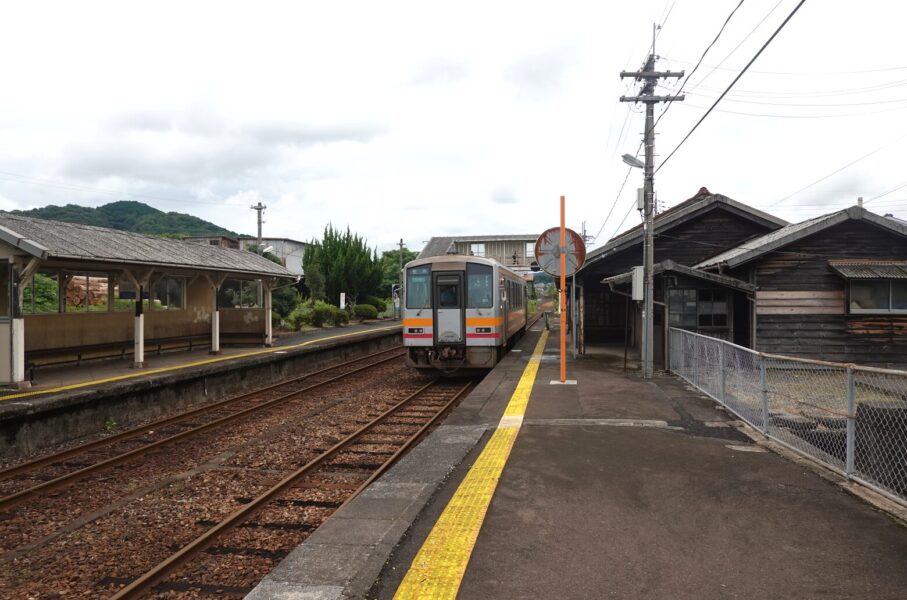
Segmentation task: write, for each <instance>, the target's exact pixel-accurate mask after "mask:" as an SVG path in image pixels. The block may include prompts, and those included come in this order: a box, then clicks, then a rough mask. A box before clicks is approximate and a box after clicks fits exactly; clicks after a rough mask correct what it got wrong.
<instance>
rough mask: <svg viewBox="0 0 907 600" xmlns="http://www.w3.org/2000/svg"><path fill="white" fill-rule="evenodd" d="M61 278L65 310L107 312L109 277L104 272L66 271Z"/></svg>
mask: <svg viewBox="0 0 907 600" xmlns="http://www.w3.org/2000/svg"><path fill="white" fill-rule="evenodd" d="M63 280H64V289H65V293H66V296H65V298H66V301H65V304H64V306H65V309H66V312H68V313H80V312H107V309H108V302H107V301H108V294H109V292H110V286H109V282H110V279H109V278H108V276H107V274H106V273H67V274H66V275H65V276H64V278H63Z"/></svg>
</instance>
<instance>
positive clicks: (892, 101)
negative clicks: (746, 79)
mask: <svg viewBox="0 0 907 600" xmlns="http://www.w3.org/2000/svg"><path fill="white" fill-rule="evenodd" d="M688 93H689V92H688ZM691 95H693V96H698V97H700V98H704V99H708V98H707V97H706V96H703V95H699V94H691ZM726 102H736V103H737V104H759V105H762V106H803V107H808V108H822V107H826V106H828V107H836V106H866V105H867V104H899V103H900V104H903V103H904V102H907V98H892V99H890V100H870V101H866V102H826V103H821V104H819V103H815V102H765V101H760V100H736V99H734V98H728V99H727V100H726Z"/></svg>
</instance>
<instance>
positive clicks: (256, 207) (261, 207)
mask: <svg viewBox="0 0 907 600" xmlns="http://www.w3.org/2000/svg"><path fill="white" fill-rule="evenodd" d="M249 208H251V209H252V210H257V211H258V254H262V251H261V249H262V248H261V223H262V220H261V213H262V212H264V210H265V209H266V208H268V207H267V206H265V205H264V204H262V203H261V201H259V202H258V204H255V205H253V206H250V207H249Z"/></svg>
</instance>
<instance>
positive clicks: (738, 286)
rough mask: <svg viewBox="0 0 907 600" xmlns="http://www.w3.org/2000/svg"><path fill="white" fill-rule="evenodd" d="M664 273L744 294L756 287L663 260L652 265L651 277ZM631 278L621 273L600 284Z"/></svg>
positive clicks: (629, 274)
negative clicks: (707, 282) (694, 279)
mask: <svg viewBox="0 0 907 600" xmlns="http://www.w3.org/2000/svg"><path fill="white" fill-rule="evenodd" d="M664 272H673V273H680V274H681V275H686V276H687V277H694V278H696V279H702V280H705V281H709V282H711V283H714V284H717V285H720V286H723V287H729V288H732V289H735V290H741V291H744V292H750V293H752V292H755V291H756V286H755V285H754V284H752V283H748V282H746V281H741V280H740V279H737V278H736V277H728V276H727V275H718V274H717V273H709V272H708V271H700V270H699V269H694V268H692V267H688V266H686V265H681V264H679V263H676V262H674V261H673V260H665V261H662V262H660V263H658V264H656V265H654V269H653V270H652V274H653V275H658V274H659V273H664ZM632 278H633V272H632V271H630V272H627V273H622V274H620V275H614V276H613V277H605V278H604V279H602V280H601V283H607V284H614V285H620V284H624V283H629V282H630V281H631V280H632Z"/></svg>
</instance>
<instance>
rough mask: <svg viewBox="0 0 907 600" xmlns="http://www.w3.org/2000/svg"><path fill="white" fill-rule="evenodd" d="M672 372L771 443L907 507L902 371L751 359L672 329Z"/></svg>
mask: <svg viewBox="0 0 907 600" xmlns="http://www.w3.org/2000/svg"><path fill="white" fill-rule="evenodd" d="M670 364H671V371H672V372H674V373H675V374H677V375H679V376H680V377H682V378H683V379H685V380H687V381H688V382H689V383H691V384H692V385H693V386H695V387H697V388H699V389H700V390H702V391H703V392H705V393H706V394H708V395H709V396H711V397H712V398H714V399H715V400H717V401H718V402H720V403H721V404H723V405H724V406H726V407H727V408H729V409H730V410H731V411H733V412H734V413H735V414H737V415H738V416H739V417H740V418H741V419H743V420H744V421H746V422H747V423H749V424H750V425H752V426H753V427H755V428H757V429H759V430H760V431H762V432H763V433H764V434H765V435H767V436H768V437H771V438H772V439H774V440H776V441H778V442H781V443H782V444H784V445H785V446H787V447H789V448H791V449H793V450H796V451H797V452H800V453H802V454H805V455H806V456H809V457H810V458H813V459H815V460H818V461H819V462H821V463H823V464H824V465H826V466H828V467H830V468H832V469H834V470H835V471H838V472H840V473H841V474H843V475H845V476H846V477H848V478H849V479H853V480H854V481H858V482H860V483H862V484H864V485H867V486H869V487H871V488H873V489H875V490H877V491H879V492H882V493H883V494H885V495H886V496H888V497H890V498H892V499H894V500H897V501H898V502H900V503H902V504H905V505H907V371H893V370H890V369H876V368H872V367H860V366H857V365H847V364H841V363H831V362H825V361H818V360H808V359H802V358H793V357H788V356H778V355H774V354H766V353H764V352H754V351H753V350H749V349H747V348H743V347H741V346H737V345H734V344H731V343H729V342H725V341H723V340H719V339H715V338H710V337H708V336H704V335H700V334H698V333H692V332H689V331H684V330H682V329H676V328H671V337H670Z"/></svg>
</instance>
